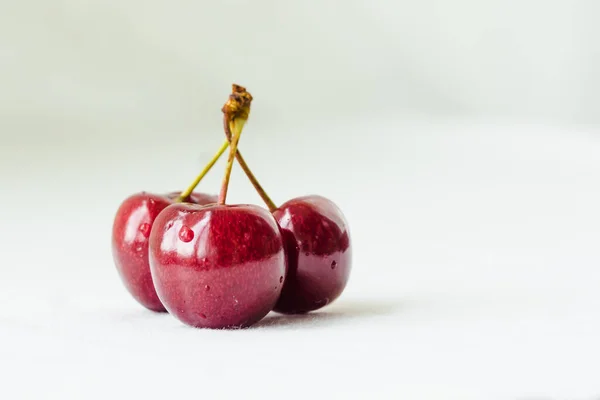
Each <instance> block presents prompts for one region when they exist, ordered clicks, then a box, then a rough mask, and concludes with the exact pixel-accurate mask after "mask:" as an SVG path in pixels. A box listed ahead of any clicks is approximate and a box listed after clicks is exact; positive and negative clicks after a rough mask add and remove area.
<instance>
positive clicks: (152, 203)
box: [148, 199, 156, 206]
mask: <svg viewBox="0 0 600 400" xmlns="http://www.w3.org/2000/svg"><path fill="white" fill-rule="evenodd" d="M148 202H149V203H150V205H151V206H153V205H154V204H155V203H156V201H154V199H150V200H148Z"/></svg>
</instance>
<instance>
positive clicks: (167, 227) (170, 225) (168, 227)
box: [165, 221, 173, 231]
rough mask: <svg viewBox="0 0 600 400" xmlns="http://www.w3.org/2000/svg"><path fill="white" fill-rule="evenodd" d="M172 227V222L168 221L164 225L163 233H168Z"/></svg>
mask: <svg viewBox="0 0 600 400" xmlns="http://www.w3.org/2000/svg"><path fill="white" fill-rule="evenodd" d="M172 227H173V221H169V222H167V225H165V231H168V230H169V229H171V228H172Z"/></svg>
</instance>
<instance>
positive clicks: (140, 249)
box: [135, 246, 144, 252]
mask: <svg viewBox="0 0 600 400" xmlns="http://www.w3.org/2000/svg"><path fill="white" fill-rule="evenodd" d="M142 250H144V247H143V246H138V247H136V248H135V251H137V252H140V251H142Z"/></svg>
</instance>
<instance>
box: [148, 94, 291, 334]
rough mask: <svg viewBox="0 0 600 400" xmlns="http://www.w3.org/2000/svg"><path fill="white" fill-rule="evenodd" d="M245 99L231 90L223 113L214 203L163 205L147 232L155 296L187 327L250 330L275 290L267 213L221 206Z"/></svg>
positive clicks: (280, 258)
mask: <svg viewBox="0 0 600 400" xmlns="http://www.w3.org/2000/svg"><path fill="white" fill-rule="evenodd" d="M251 100H252V96H250V94H249V93H248V92H246V91H245V89H243V88H241V87H239V86H236V85H234V91H233V93H232V94H231V96H230V98H229V101H228V102H227V103H226V104H225V106H224V107H223V112H224V114H225V120H226V121H227V122H228V126H230V129H231V131H233V132H234V134H233V136H232V138H231V144H230V152H229V158H228V160H227V165H226V168H225V176H224V179H223V184H222V186H221V193H220V195H219V201H218V204H216V205H209V206H204V207H201V206H197V205H191V204H174V205H171V206H168V207H167V208H165V209H164V210H163V211H162V212H161V213H160V214H159V215H158V217H157V218H156V220H155V222H154V226H153V228H152V231H151V233H150V246H149V256H150V269H151V272H152V278H153V280H154V284H155V287H156V291H157V293H158V297H159V298H160V300H161V302H162V303H163V304H164V306H165V307H166V309H167V310H168V311H169V313H171V314H172V315H173V316H175V317H176V318H178V319H179V320H180V321H182V322H183V323H185V324H188V325H191V326H194V327H199V328H239V327H246V326H250V325H252V324H253V323H255V322H257V321H259V320H260V319H261V318H263V317H264V316H265V315H267V313H269V311H271V310H272V309H273V306H274V305H275V303H276V302H277V300H278V299H279V296H280V294H281V289H282V287H283V280H284V277H285V253H284V249H283V239H282V237H281V233H280V230H279V227H278V225H277V222H276V221H275V218H274V217H273V215H272V214H271V213H269V212H268V211H267V210H265V209H263V208H261V207H257V206H253V205H226V204H225V202H226V197H227V189H228V186H229V179H230V176H231V169H232V166H233V161H234V157H235V154H236V152H237V145H238V142H239V138H240V134H241V131H242V127H243V125H244V123H245V122H246V120H247V118H248V113H249V110H250V102H251Z"/></svg>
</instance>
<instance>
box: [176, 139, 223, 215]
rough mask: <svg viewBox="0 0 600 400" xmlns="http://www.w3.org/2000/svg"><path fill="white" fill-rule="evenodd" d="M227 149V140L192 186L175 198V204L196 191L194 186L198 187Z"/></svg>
mask: <svg viewBox="0 0 600 400" xmlns="http://www.w3.org/2000/svg"><path fill="white" fill-rule="evenodd" d="M227 147H229V140H226V141H225V142H224V143H223V144H222V145H221V148H220V149H219V151H217V152H216V153H215V155H214V156H213V158H212V159H211V160H210V161H209V162H208V164H206V166H205V167H204V169H203V170H202V172H200V174H199V175H198V176H197V177H196V179H194V182H192V184H191V185H190V186H189V187H188V188H187V189H185V190H184V191H183V192H181V194H180V195H179V197H177V199H175V202H176V203H181V202H183V201H185V199H187V198H188V197H190V195H191V194H192V192H193V191H194V189H196V186H198V184H199V183H200V181H201V180H202V178H204V176H205V175H206V174H208V171H210V170H211V168H212V167H213V166H214V165H215V163H216V162H217V160H218V159H219V158H221V156H222V155H223V153H225V150H227Z"/></svg>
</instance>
